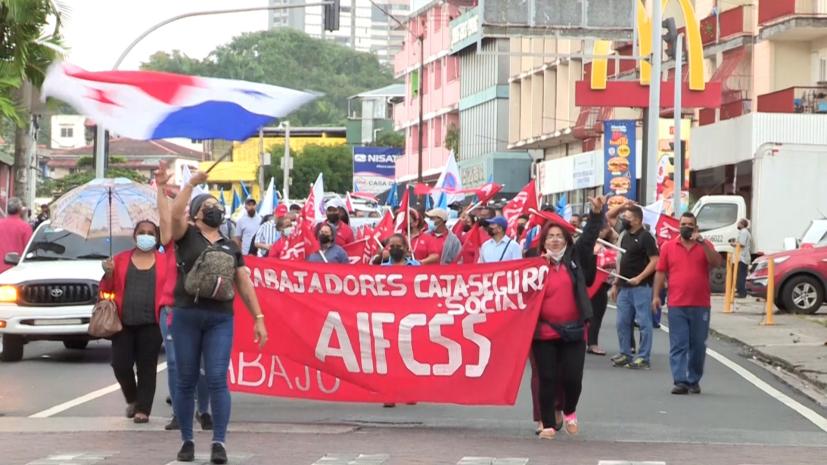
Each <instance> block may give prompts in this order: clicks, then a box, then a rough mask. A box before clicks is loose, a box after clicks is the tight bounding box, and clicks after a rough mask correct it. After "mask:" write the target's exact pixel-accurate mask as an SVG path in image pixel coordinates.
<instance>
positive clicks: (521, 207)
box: [503, 180, 537, 237]
mask: <svg viewBox="0 0 827 465" xmlns="http://www.w3.org/2000/svg"><path fill="white" fill-rule="evenodd" d="M531 209H534V210H537V185H536V183H535V182H534V181H533V180H532V181H529V183H528V184H526V185H525V187H523V189H522V190H521V191H520V192H519V193H518V194H517V195H516V196H514V198H513V199H511V200H509V201H508V203H506V204H505V206H504V207H503V215H504V216H505V219H506V220H508V230H507V231H506V234H507V235H508V236H509V237H514V236H515V235H516V233H517V218H519V217H520V215H525V214H527V213H528V212H529V210H531Z"/></svg>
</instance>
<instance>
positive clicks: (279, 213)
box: [276, 203, 287, 218]
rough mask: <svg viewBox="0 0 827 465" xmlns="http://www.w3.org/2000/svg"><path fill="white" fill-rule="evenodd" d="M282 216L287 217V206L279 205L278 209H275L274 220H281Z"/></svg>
mask: <svg viewBox="0 0 827 465" xmlns="http://www.w3.org/2000/svg"><path fill="white" fill-rule="evenodd" d="M282 216H287V205H285V204H283V203H280V204H279V206H278V207H276V218H281V217H282Z"/></svg>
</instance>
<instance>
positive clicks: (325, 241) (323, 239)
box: [319, 234, 333, 244]
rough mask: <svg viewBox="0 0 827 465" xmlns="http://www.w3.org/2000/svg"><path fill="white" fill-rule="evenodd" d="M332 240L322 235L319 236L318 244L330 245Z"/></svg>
mask: <svg viewBox="0 0 827 465" xmlns="http://www.w3.org/2000/svg"><path fill="white" fill-rule="evenodd" d="M332 240H333V239H332V238H331V237H330V236H328V235H327V234H322V235H321V236H319V244H330V242H331V241H332Z"/></svg>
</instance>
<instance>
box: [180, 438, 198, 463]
mask: <svg viewBox="0 0 827 465" xmlns="http://www.w3.org/2000/svg"><path fill="white" fill-rule="evenodd" d="M194 460H195V443H193V442H192V441H184V444H182V445H181V450H179V451H178V461H179V462H192V461H194Z"/></svg>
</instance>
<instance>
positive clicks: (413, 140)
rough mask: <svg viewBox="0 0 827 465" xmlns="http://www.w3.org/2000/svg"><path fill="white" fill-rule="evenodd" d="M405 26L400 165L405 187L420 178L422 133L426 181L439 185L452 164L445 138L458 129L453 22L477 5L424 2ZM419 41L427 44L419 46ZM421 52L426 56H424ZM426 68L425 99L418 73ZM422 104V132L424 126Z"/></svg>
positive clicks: (398, 110)
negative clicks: (421, 65) (452, 34)
mask: <svg viewBox="0 0 827 465" xmlns="http://www.w3.org/2000/svg"><path fill="white" fill-rule="evenodd" d="M420 3H422V5H421V6H420V7H419V8H418V9H416V10H414V11H413V12H412V13H411V15H410V16H409V17H408V19H407V21H406V22H405V41H404V43H403V46H402V50H401V51H400V52H399V53H398V54H396V57H395V59H394V74H395V75H396V77H397V78H399V79H404V80H405V100H404V101H403V102H402V103H399V104H398V105H396V106H395V107H394V122H395V125H396V129H397V130H400V131H404V132H405V141H406V142H405V154H404V155H403V156H402V157H400V158H399V159H398V160H397V162H396V177H397V179H398V181H400V182H410V181H413V180H416V179H417V177H418V174H419V163H420V161H419V131H420V130H421V131H422V136H423V137H422V162H421V163H422V176H423V179H424V180H426V181H427V180H436V179H437V178H438V177H439V174H440V173H441V172H442V170H443V168H444V167H445V164H446V162H447V160H448V156H449V154H450V150H449V149H448V148H447V147H446V137H447V136H449V135H450V134H453V136H454V137H455V136H456V132H457V131H458V130H459V100H460V82H459V58H458V57H456V56H453V55H451V26H450V25H451V21H452V20H454V19H456V18H458V17H459V16H460V15H461V14H462V9H464V8H465V7H468V6H471V5H473V2H469V1H462V0H447V1H446V0H434V1H431V2H420ZM420 40H421V41H422V42H421V43H420ZM420 50H422V52H423V53H420ZM420 62H421V63H422V64H423V73H422V76H421V79H422V95H421V99H420V95H419V79H420V75H419V68H420ZM420 100H421V101H422V111H423V119H422V127H421V128H420V127H419V109H420Z"/></svg>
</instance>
